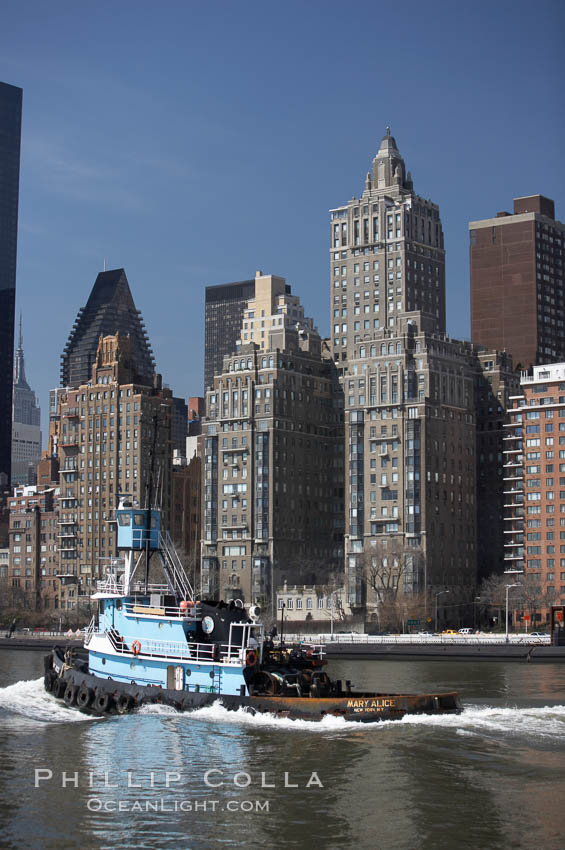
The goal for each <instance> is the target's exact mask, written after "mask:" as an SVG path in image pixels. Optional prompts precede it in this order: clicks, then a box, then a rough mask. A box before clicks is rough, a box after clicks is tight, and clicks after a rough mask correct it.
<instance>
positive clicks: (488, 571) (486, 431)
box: [475, 350, 520, 584]
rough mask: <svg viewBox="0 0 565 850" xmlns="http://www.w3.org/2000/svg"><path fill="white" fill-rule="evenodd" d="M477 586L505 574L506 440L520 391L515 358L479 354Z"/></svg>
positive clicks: (476, 395) (477, 399) (477, 372)
mask: <svg viewBox="0 0 565 850" xmlns="http://www.w3.org/2000/svg"><path fill="white" fill-rule="evenodd" d="M476 361H477V369H476V385H475V408H476V423H477V582H478V584H480V582H481V581H482V580H483V579H485V578H487V577H488V576H490V575H492V574H493V573H502V572H503V571H504V558H505V553H506V550H505V548H504V542H505V535H504V528H505V522H504V484H503V477H504V469H503V467H504V445H505V443H504V437H505V434H506V429H505V423H506V414H507V410H508V409H509V408H510V407H511V406H512V405H511V398H512V397H513V396H515V395H517V394H518V393H519V391H520V377H519V375H518V374H517V373H516V372H515V371H514V368H513V365H512V358H511V356H510V355H509V354H506V353H505V352H500V351H484V350H477V353H476Z"/></svg>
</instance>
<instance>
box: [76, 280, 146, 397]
mask: <svg viewBox="0 0 565 850" xmlns="http://www.w3.org/2000/svg"><path fill="white" fill-rule="evenodd" d="M117 333H119V334H121V335H122V336H126V335H128V336H129V337H130V338H131V351H132V363H131V367H132V370H133V372H132V374H133V377H134V379H135V381H136V382H137V383H140V384H143V385H145V386H149V385H151V383H152V381H153V375H154V373H155V360H154V358H153V353H152V351H151V344H150V342H149V339H148V336H147V331H146V330H145V325H144V323H143V318H142V316H141V312H140V311H139V310H137V309H136V306H135V304H134V301H133V297H132V294H131V290H130V288H129V283H128V279H127V277H126V273H125V271H124V269H113V270H111V271H104V272H100V274H99V275H98V277H97V278H96V281H95V282H94V286H93V287H92V291H91V293H90V296H89V298H88V301H87V302H86V306H85V307H81V309H80V310H79V312H78V316H77V318H76V320H75V323H74V325H73V328H72V330H71V333H70V335H69V339H68V342H67V344H66V346H65V350H64V352H63V354H62V355H61V386H63V387H78V386H80V385H82V384H86V383H87V381H89V380H90V378H91V375H92V366H93V364H94V361H95V359H96V352H97V349H98V340H99V339H100V337H101V336H109V335H112V334H117Z"/></svg>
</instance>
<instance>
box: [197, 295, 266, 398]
mask: <svg viewBox="0 0 565 850" xmlns="http://www.w3.org/2000/svg"><path fill="white" fill-rule="evenodd" d="M254 297H255V281H254V280H240V281H238V282H236V283H222V284H220V285H219V286H207V287H206V306H205V315H204V322H205V331H204V332H205V338H204V388H205V389H207V388H208V387H211V386H213V384H214V375H221V374H222V365H223V360H224V357H225V355H226V354H232V353H233V352H234V351H235V343H236V341H237V340H238V339H239V335H240V333H241V323H242V321H243V311H244V310H245V309H246V308H247V301H248V299H249V298H254Z"/></svg>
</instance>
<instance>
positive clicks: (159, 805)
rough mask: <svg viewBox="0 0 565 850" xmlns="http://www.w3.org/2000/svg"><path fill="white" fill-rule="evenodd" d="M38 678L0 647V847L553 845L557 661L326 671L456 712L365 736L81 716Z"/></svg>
mask: <svg viewBox="0 0 565 850" xmlns="http://www.w3.org/2000/svg"><path fill="white" fill-rule="evenodd" d="M42 664H43V656H42V653H41V652H37V651H16V650H0V847H2V848H18V850H21V848H36V847H37V848H49V850H51V848H57V850H58V848H113V847H119V848H134V847H135V848H175V850H176V848H183V850H185V848H190V850H201V848H216V847H219V848H228V850H229V849H230V848H235V847H246V848H251V850H255V848H257V849H259V848H287V847H288V848H315V850H326V848H328V850H330V849H331V850H333V848H339V850H341V848H350V847H351V848H353V847H354V848H355V850H365V848H371V850H373V848H374V850H455V848H457V849H458V850H459V849H462V848H470V850H476V849H477V848H485V849H486V850H497V848H505V850H506V848H522V847H523V848H526V847H527V848H536V850H554V848H555V850H558V848H562V847H564V846H565V812H564V809H565V665H563V664H537V665H536V664H526V663H521V662H515V663H498V662H476V663H475V662H464V663H463V662H446V661H439V662H437V661H436V662H426V661H419V662H407V661H402V662H395V661H347V662H331V663H330V665H329V667H328V671H329V673H330V675H333V676H336V677H338V678H342V679H346V678H348V679H351V680H352V681H353V683H354V685H355V686H357V687H358V688H360V689H361V688H363V689H365V688H366V689H372V690H380V691H387V690H390V691H397V692H402V691H404V692H415V691H429V690H435V691H438V690H453V689H456V690H459V692H460V693H461V695H462V698H463V702H464V705H465V710H464V712H463V713H462V714H461V715H459V716H445V717H417V718H413V719H405V720H402V721H390V722H385V723H380V724H374V725H372V726H363V725H357V724H355V723H346V722H345V721H343V720H341V719H337V718H331V719H326V720H325V721H324V722H322V723H320V724H316V723H307V722H305V721H290V720H272V719H266V718H265V717H264V716H260V717H257V716H256V717H249V716H247V715H245V714H243V713H228V712H227V711H225V710H224V709H223V708H222V707H221V705H216V706H213V707H210V708H207V709H203V710H200V711H198V712H195V713H193V714H177V713H174V712H173V711H172V710H171V709H167V708H165V707H161V706H151V707H148V708H147V709H144V710H142V711H141V712H140V713H139V714H135V715H128V716H125V717H112V718H104V719H91V718H88V717H85V716H84V715H82V714H80V713H79V712H77V711H75V710H73V709H67V708H66V707H64V706H62V705H59V704H58V703H56V702H55V700H54V699H53V698H52V697H51V696H49V695H47V694H46V693H45V692H44V691H43V680H42V669H43V668H42ZM222 783H223V784H222ZM273 786H274V787H273ZM289 786H290V787H289ZM295 786H297V787H295Z"/></svg>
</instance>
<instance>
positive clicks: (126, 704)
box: [116, 694, 133, 714]
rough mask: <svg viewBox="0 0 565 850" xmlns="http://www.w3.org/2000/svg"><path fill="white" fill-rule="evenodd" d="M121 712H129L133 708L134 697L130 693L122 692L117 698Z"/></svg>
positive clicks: (117, 704) (117, 705)
mask: <svg viewBox="0 0 565 850" xmlns="http://www.w3.org/2000/svg"><path fill="white" fill-rule="evenodd" d="M116 708H117V709H118V713H119V714H127V713H128V711H131V709H132V708H133V698H132V697H131V696H130V695H129V694H120V695H119V697H118V698H117V700H116Z"/></svg>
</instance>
